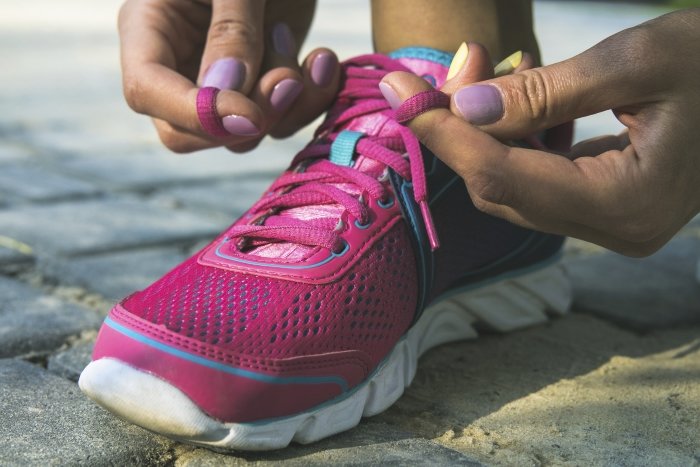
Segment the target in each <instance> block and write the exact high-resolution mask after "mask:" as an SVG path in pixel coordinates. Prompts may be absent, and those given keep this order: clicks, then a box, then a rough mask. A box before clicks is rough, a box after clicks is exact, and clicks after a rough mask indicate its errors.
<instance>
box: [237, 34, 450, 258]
mask: <svg viewBox="0 0 700 467" xmlns="http://www.w3.org/2000/svg"><path fill="white" fill-rule="evenodd" d="M389 57H390V58H393V59H396V60H398V61H399V62H400V63H401V64H402V65H403V66H405V67H406V68H408V69H409V70H411V71H412V72H413V73H415V74H416V75H418V76H421V77H422V78H423V79H425V80H427V81H428V82H429V83H430V84H432V85H433V86H435V87H440V86H442V84H443V83H444V82H445V79H446V77H447V71H448V68H449V66H450V62H451V61H452V55H451V54H448V53H447V52H443V51H440V50H436V49H430V48H426V47H407V48H403V49H398V50H396V51H394V52H392V53H390V54H389ZM396 125H398V123H396V122H394V121H393V120H392V119H391V118H390V117H389V116H387V115H384V114H382V113H380V112H378V113H374V114H370V115H363V116H360V117H357V118H356V119H354V120H353V121H351V122H350V123H348V124H347V125H346V126H345V128H343V129H344V130H350V131H358V132H362V133H364V134H365V135H371V136H394V135H396ZM354 168H355V169H357V170H359V171H361V172H364V173H367V174H369V175H371V176H373V177H378V176H379V175H380V174H381V173H382V171H383V170H384V166H383V165H382V164H381V163H379V162H377V161H375V160H373V159H369V158H365V157H362V156H357V157H356V160H355V163H354ZM336 186H337V187H338V188H341V189H344V190H345V191H347V192H348V193H350V194H352V195H354V196H357V195H359V193H356V191H357V189H356V187H353V186H347V185H336ZM342 211H343V208H342V207H341V206H335V205H323V206H304V207H299V208H292V209H287V210H285V211H284V212H282V213H280V214H279V215H280V216H281V217H288V218H294V219H299V220H312V219H318V218H326V217H333V218H338V217H339V216H340V215H341V214H342ZM313 250H314V249H313V248H312V247H308V246H305V245H297V244H292V243H270V244H267V245H263V246H260V247H257V248H255V249H254V250H253V251H251V252H250V253H251V254H254V255H257V256H262V257H268V258H279V259H282V258H283V259H285V260H287V261H296V260H301V259H303V258H304V257H306V256H307V255H308V254H310V253H311V252H312V251H313Z"/></svg>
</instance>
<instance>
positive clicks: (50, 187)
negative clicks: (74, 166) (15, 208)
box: [0, 164, 100, 201]
mask: <svg viewBox="0 0 700 467" xmlns="http://www.w3.org/2000/svg"><path fill="white" fill-rule="evenodd" d="M99 191H100V190H99V189H98V187H97V186H95V185H94V184H92V183H89V182H86V181H83V180H78V179H76V178H73V177H68V176H66V175H61V174H58V173H55V172H53V171H51V170H50V169H49V168H47V167H39V166H31V165H26V164H23V165H20V164H15V165H9V164H5V165H2V166H0V197H1V196H2V194H3V193H4V194H5V195H6V196H9V197H12V198H18V199H22V200H29V201H47V200H51V201H57V200H60V199H66V198H75V197H82V196H89V195H94V194H96V193H99Z"/></svg>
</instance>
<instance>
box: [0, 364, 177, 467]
mask: <svg viewBox="0 0 700 467" xmlns="http://www.w3.org/2000/svg"><path fill="white" fill-rule="evenodd" d="M0 381H2V384H0V413H2V423H0V465H8V466H9V465H164V464H166V463H168V462H169V461H170V460H171V459H170V455H169V452H168V451H169V449H170V446H171V445H172V443H171V442H170V441H167V440H165V439H164V438H161V437H159V436H156V435H153V434H151V433H149V432H147V431H145V430H142V429H140V428H138V427H135V426H133V425H129V424H127V423H125V422H123V421H121V420H119V419H118V418H116V417H114V416H112V415H111V414H109V413H107V412H106V411H105V410H103V409H101V408H100V407H98V406H96V405H95V404H93V403H91V402H90V401H88V400H87V399H86V398H85V397H84V396H83V395H82V394H81V393H80V390H79V389H78V386H77V385H76V384H75V383H72V382H69V381H66V380H65V379H62V378H59V377H58V376H55V375H52V374H50V373H48V372H46V371H45V370H43V369H41V368H39V367H37V366H35V365H31V364H29V363H26V362H23V361H20V360H10V359H5V360H0Z"/></svg>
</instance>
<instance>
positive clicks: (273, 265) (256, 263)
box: [214, 239, 350, 269]
mask: <svg viewBox="0 0 700 467" xmlns="http://www.w3.org/2000/svg"><path fill="white" fill-rule="evenodd" d="M229 241H230V240H229V239H224V240H222V242H221V243H219V245H218V246H217V247H216V250H214V254H215V255H216V256H218V257H219V258H224V259H227V260H229V261H235V262H238V263H243V264H250V265H252V266H266V267H271V268H281V269H311V268H316V267H318V266H323V265H324V264H326V263H328V262H329V261H330V260H332V259H333V258H337V257H338V256H343V255H344V254H345V253H347V252H348V251H349V250H350V245H348V244H347V242H346V243H345V246H344V247H343V249H342V251H340V252H338V253H335V252H333V251H331V254H330V255H329V256H328V257H327V258H325V259H322V260H321V261H319V262H317V263H314V264H307V265H304V266H295V265H291V264H277V263H266V262H264V261H252V260H247V259H243V258H236V257H235V256H230V255H227V254H225V253H222V252H221V248H222V247H223V246H224V245H225V244H226V243H227V242H229Z"/></svg>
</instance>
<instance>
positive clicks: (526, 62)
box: [513, 52, 537, 73]
mask: <svg viewBox="0 0 700 467" xmlns="http://www.w3.org/2000/svg"><path fill="white" fill-rule="evenodd" d="M536 64H537V63H536V62H535V57H534V56H533V55H532V54H531V53H529V52H523V56H522V59H521V61H520V64H518V65H517V66H516V67H515V70H513V73H520V72H521V71H525V70H529V69H530V68H535V65H536Z"/></svg>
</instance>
